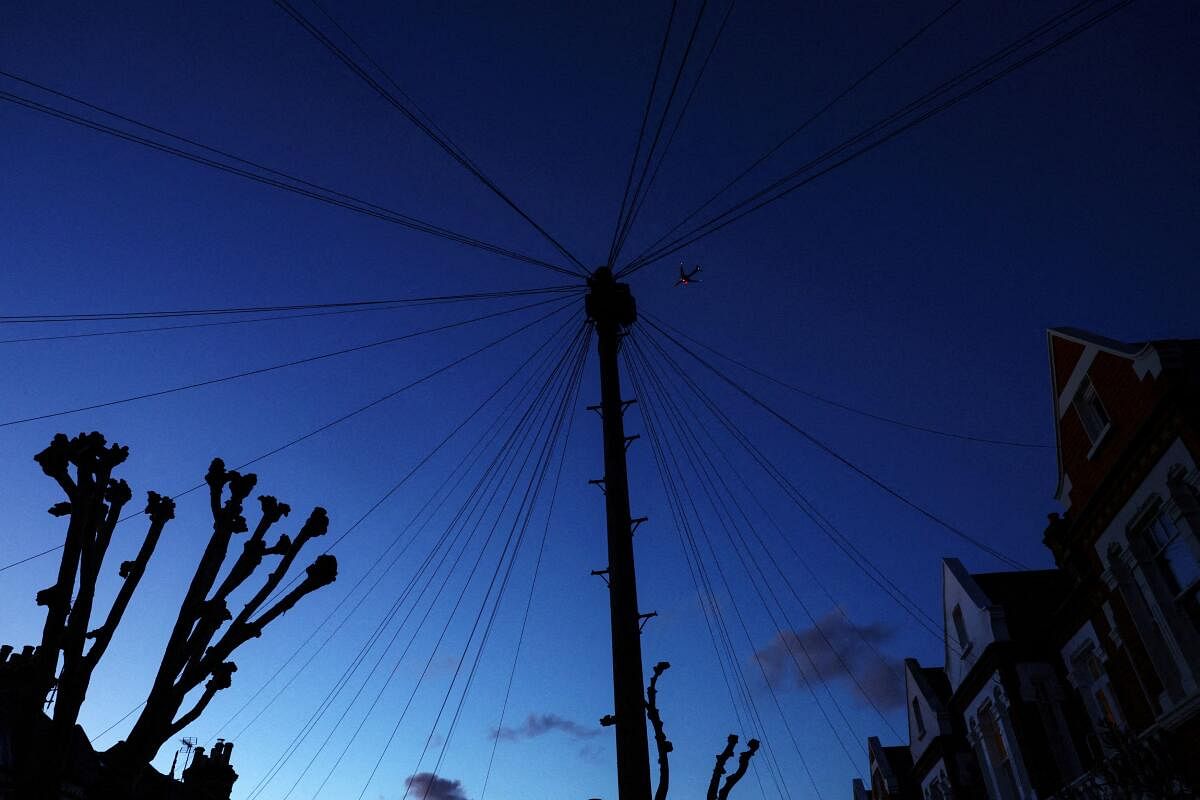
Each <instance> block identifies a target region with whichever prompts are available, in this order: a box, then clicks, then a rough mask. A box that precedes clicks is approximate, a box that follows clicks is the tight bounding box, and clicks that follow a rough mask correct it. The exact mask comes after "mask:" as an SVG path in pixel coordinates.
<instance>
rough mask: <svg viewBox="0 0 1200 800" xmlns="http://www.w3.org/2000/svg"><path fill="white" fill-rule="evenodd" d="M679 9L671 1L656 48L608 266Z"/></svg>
mask: <svg viewBox="0 0 1200 800" xmlns="http://www.w3.org/2000/svg"><path fill="white" fill-rule="evenodd" d="M678 8H679V0H671V14H670V16H668V17H667V28H666V31H665V32H664V33H663V38H662V44H661V45H660V46H659V48H658V61H657V62H655V65H654V77H652V78H651V79H650V91H649V93H647V95H646V107H645V109H644V110H643V111H642V124H641V127H639V128H638V136H637V145H636V146H635V147H634V148H633V158H631V159H630V161H629V173H628V174H627V175H626V176H625V191H624V192H623V193H622V195H621V207H620V209H619V210H618V211H617V224H616V225H615V226H614V228H613V238H612V243H611V244H610V245H609V247H608V259H607V260H606V261H605V262H604V263H606V264H609V265H610V266H611V265H612V264H613V263H614V262H615V261H616V258H617V253H616V250H617V240H618V239H619V238H620V236H621V226H622V224H623V223H624V220H625V204H626V203H627V202H629V190H630V188H632V186H633V173H634V172H636V171H637V164H638V157H639V156H640V155H641V153H642V141H643V140H644V139H645V137H646V123H648V122H649V121H650V109H651V108H653V107H654V95H655V93H656V92H657V91H658V76H659V74H660V73H661V72H662V65H663V59H664V58H665V57H666V54H667V44H668V43H669V42H670V40H671V28H672V27H673V26H674V24H675V13H676V11H677V10H678Z"/></svg>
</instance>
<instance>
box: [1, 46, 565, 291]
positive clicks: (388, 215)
mask: <svg viewBox="0 0 1200 800" xmlns="http://www.w3.org/2000/svg"><path fill="white" fill-rule="evenodd" d="M0 75H3V76H4V77H7V78H10V79H12V80H15V81H19V82H21V83H24V84H26V85H28V86H31V87H34V88H36V89H38V90H39V91H43V92H46V93H49V94H53V95H55V96H57V97H60V98H63V99H66V100H69V101H70V102H73V103H78V104H79V105H81V106H84V107H85V108H89V109H92V110H94V111H99V112H100V113H102V114H106V115H108V116H111V117H113V118H114V119H118V120H121V121H123V122H126V123H128V124H132V125H137V126H138V127H140V128H142V129H144V130H146V131H150V132H152V133H156V134H158V135H160V136H166V137H169V138H170V139H173V140H175V141H178V142H181V143H184V144H187V145H189V146H191V147H195V148H199V149H202V150H204V151H205V152H208V153H212V154H213V155H217V156H219V157H220V158H224V159H228V160H229V161H233V162H236V163H228V162H227V161H221V160H219V159H215V158H211V157H209V156H205V155H201V154H200V153H196V152H192V151H189V150H186V149H183V148H180V147H176V146H174V145H170V144H166V143H165V142H162V141H157V140H155V139H151V138H148V137H145V136H139V135H138V134H135V133H132V132H130V131H127V130H123V129H121V128H118V127H115V126H113V125H107V124H105V123H103V122H100V121H99V120H95V119H89V118H87V117H83V116H80V115H78V114H73V113H71V112H69V111H66V110H64V109H61V108H55V107H53V106H50V105H47V104H45V103H41V102H39V101H37V100H33V99H31V98H29V97H23V96H21V95H17V94H13V93H11V92H6V91H2V90H0V100H4V101H6V102H9V103H12V104H14V105H18V106H21V107H23V108H26V109H28V110H30V111H37V112H38V113H41V114H45V115H47V116H51V117H54V118H56V119H59V120H62V121H64V122H70V123H72V124H74V125H79V126H81V127H84V128H88V129H90V130H93V131H96V132H98V133H104V134H107V135H109V136H113V137H116V138H118V139H121V140H123V141H126V142H130V143H131V144H138V145H141V146H143V147H147V148H149V149H151V150H157V151H159V152H161V153H166V154H167V155H172V156H175V157H177V158H182V159H184V160H186V161H190V162H192V163H194V164H199V165H201V166H206V167H210V168H212V169H216V170H219V171H221V172H226V173H228V174H231V175H237V176H238V177H242V178H246V179H247V180H251V181H255V182H256V183H261V184H263V185H266V186H272V187H274V188H276V189H282V190H284V191H288V192H292V193H293V194H298V195H301V196H302V197H308V198H310V199H312V200H317V201H320V202H322V203H326V204H328V205H332V206H336V207H338V208H343V209H346V210H347V211H354V212H357V213H359V214H363V215H365V216H368V217H372V218H374V219H378V220H381V221H383V222H390V223H392V224H394V225H399V226H401V227H404V228H408V229H410V230H414V231H418V232H420V233H425V234H429V235H431V236H437V237H439V238H442V239H446V240H448V241H452V242H457V243H458V244H462V245H466V246H469V247H474V248H476V249H479V250H484V251H487V252H489V253H493V254H495V255H499V256H504V257H505V258H511V259H513V260H516V261H521V262H524V263H527V264H532V265H534V266H539V267H542V268H544V269H548V270H550V271H551V272H557V273H560V274H563V275H570V276H572V277H578V274H577V273H576V272H575V271H574V270H570V269H566V268H565V267H561V266H559V265H557V264H554V263H551V262H549V261H544V260H542V259H540V258H535V257H534V256H531V255H528V254H525V253H520V252H517V251H515V250H511V249H509V248H506V247H501V246H500V245H496V244H492V243H490V242H486V241H484V240H482V239H478V238H476V237H473V236H470V235H467V234H463V233H459V232H457V231H453V230H451V229H449V228H445V227H442V226H440V225H435V224H433V223H431V222H427V221H425V220H421V219H418V218H416V217H413V216H410V215H408V214H402V213H400V212H398V211H394V210H392V209H389V208H386V207H384V206H381V205H379V204H377V203H372V202H369V201H366V200H362V199H361V198H358V197H355V196H353V195H350V194H347V193H345V192H339V191H337V190H334V189H330V188H328V187H325V186H321V185H319V184H316V183H313V182H312V181H307V180H304V179H302V178H298V177H295V176H293V175H289V174H288V173H286V172H283V171H282V170H277V169H273V168H271V167H267V166H265V165H263V164H260V163H258V162H255V161H251V160H250V159H246V158H242V157H240V156H235V155H233V154H231V153H228V152H226V151H224V150H220V149H218V148H215V147H211V146H209V145H205V144H202V143H200V142H198V141H196V140H194V139H191V138H188V137H186V136H181V135H179V134H175V133H171V132H170V131H166V130H163V129H162V128H158V127H156V126H154V125H150V124H147V123H144V122H140V121H138V120H136V119H133V118H132V117H128V116H125V115H123V114H119V113H117V112H114V111H110V110H108V109H106V108H103V107H101V106H99V105H96V104H94V103H91V102H88V101H86V100H83V99H81V98H78V97H75V96H73V95H69V94H67V93H66V92H62V91H59V90H57V89H52V88H50V87H48V86H45V85H43V84H40V83H36V82H35V81H32V80H29V79H28V78H23V77H21V76H19V75H15V74H13V73H11V72H6V71H2V70H0ZM237 164H242V165H243V166H241V167H239V166H237Z"/></svg>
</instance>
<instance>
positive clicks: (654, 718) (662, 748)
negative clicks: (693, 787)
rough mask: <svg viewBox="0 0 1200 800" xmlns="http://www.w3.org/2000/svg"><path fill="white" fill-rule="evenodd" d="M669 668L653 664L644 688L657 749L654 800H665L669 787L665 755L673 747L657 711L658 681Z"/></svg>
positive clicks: (668, 769) (648, 715)
mask: <svg viewBox="0 0 1200 800" xmlns="http://www.w3.org/2000/svg"><path fill="white" fill-rule="evenodd" d="M670 668H671V665H670V663H668V662H666V661H660V662H658V663H657V664H655V665H654V674H653V675H652V676H651V677H650V685H649V686H648V687H647V688H646V716H647V717H648V718H649V720H650V725H651V726H653V728H654V745H655V747H656V748H657V749H658V789H656V790H655V792H654V800H666V798H667V790H668V789H669V788H670V785H671V765H670V762H669V761H668V759H667V754H668V753H670V752H671V751H672V750H674V749H675V746H674V745H673V744H671V742H670V741H669V740H668V739H667V734H666V732H665V731H664V730H663V721H662V715H661V714H659V711H658V679H659V677H660V676H661V675H662V674H663V673H664V672H666V671H667V670H669V669H670Z"/></svg>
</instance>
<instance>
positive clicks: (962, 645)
mask: <svg viewBox="0 0 1200 800" xmlns="http://www.w3.org/2000/svg"><path fill="white" fill-rule="evenodd" d="M950 618H951V620H953V621H954V635H955V636H956V637H957V638H958V649H959V650H961V651H962V653H961V655H962V657H963V658H966V657H967V653H969V652H970V651H971V637H970V636H968V635H967V623H966V622H965V621H964V620H963V613H962V608H961V607H960V606H955V607H954V610H953V611H951V612H950Z"/></svg>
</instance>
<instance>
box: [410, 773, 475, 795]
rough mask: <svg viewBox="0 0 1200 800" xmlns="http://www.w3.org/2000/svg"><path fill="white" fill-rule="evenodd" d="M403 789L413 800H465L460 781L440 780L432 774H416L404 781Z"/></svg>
mask: <svg viewBox="0 0 1200 800" xmlns="http://www.w3.org/2000/svg"><path fill="white" fill-rule="evenodd" d="M404 788H406V789H408V796H409V797H411V798H414V800H467V793H466V792H465V791H464V790H463V785H462V782H461V781H452V780H449V779H447V778H442V777H439V776H437V775H435V774H434V773H432V772H418V773H417V774H416V775H409V776H408V777H407V778H405V779H404Z"/></svg>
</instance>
